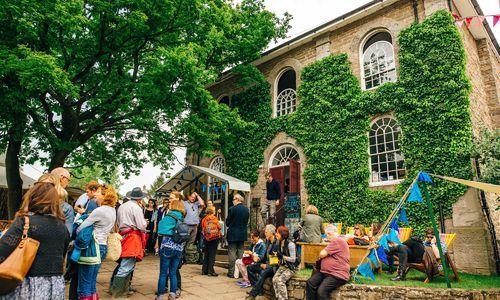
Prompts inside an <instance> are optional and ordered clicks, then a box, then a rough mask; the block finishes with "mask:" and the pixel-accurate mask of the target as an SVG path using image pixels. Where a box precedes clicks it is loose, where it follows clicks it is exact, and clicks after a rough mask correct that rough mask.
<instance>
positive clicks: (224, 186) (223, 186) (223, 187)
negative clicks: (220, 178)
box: [222, 183, 226, 193]
mask: <svg viewBox="0 0 500 300" xmlns="http://www.w3.org/2000/svg"><path fill="white" fill-rule="evenodd" d="M222 192H223V193H225V192H226V184H225V183H223V184H222Z"/></svg>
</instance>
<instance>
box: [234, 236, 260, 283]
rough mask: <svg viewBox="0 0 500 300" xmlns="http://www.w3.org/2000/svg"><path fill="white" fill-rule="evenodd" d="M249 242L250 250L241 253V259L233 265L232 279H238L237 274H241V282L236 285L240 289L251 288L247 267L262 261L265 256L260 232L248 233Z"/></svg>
mask: <svg viewBox="0 0 500 300" xmlns="http://www.w3.org/2000/svg"><path fill="white" fill-rule="evenodd" d="M250 241H251V242H252V245H251V246H250V249H249V250H246V251H245V252H243V257H242V258H240V259H237V260H236V263H235V265H236V269H235V272H234V278H238V277H239V276H240V274H239V273H241V275H242V276H243V280H242V281H238V282H237V283H238V284H239V285H240V286H241V287H242V288H247V287H250V286H251V284H250V280H248V272H247V265H250V264H253V263H258V262H261V261H263V259H264V255H266V244H264V241H262V239H261V238H260V232H259V231H258V230H252V232H250Z"/></svg>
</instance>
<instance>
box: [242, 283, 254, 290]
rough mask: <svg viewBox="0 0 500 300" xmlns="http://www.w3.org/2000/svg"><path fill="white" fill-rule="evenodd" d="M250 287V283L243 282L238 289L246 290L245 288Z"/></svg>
mask: <svg viewBox="0 0 500 300" xmlns="http://www.w3.org/2000/svg"><path fill="white" fill-rule="evenodd" d="M251 286H252V285H251V284H250V282H245V283H243V284H240V288H242V289H246V288H249V287H251Z"/></svg>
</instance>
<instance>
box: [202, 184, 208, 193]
mask: <svg viewBox="0 0 500 300" xmlns="http://www.w3.org/2000/svg"><path fill="white" fill-rule="evenodd" d="M206 190H207V185H206V184H204V183H202V184H201V191H202V192H203V193H204V192H205V191H206Z"/></svg>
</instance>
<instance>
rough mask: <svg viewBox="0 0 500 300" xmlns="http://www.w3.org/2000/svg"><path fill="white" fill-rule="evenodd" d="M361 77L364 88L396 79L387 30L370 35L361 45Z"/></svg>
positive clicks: (370, 87)
mask: <svg viewBox="0 0 500 300" xmlns="http://www.w3.org/2000/svg"><path fill="white" fill-rule="evenodd" d="M362 65H363V69H362V77H363V83H364V88H365V89H366V90H369V89H372V88H375V87H377V86H379V85H382V84H383V83H385V82H388V81H396V62H395V61H394V48H393V46H392V37H391V35H390V34H389V33H388V32H379V33H376V34H374V35H373V36H371V37H370V38H369V39H368V40H367V41H366V43H365V44H364V45H363V64H362Z"/></svg>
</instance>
